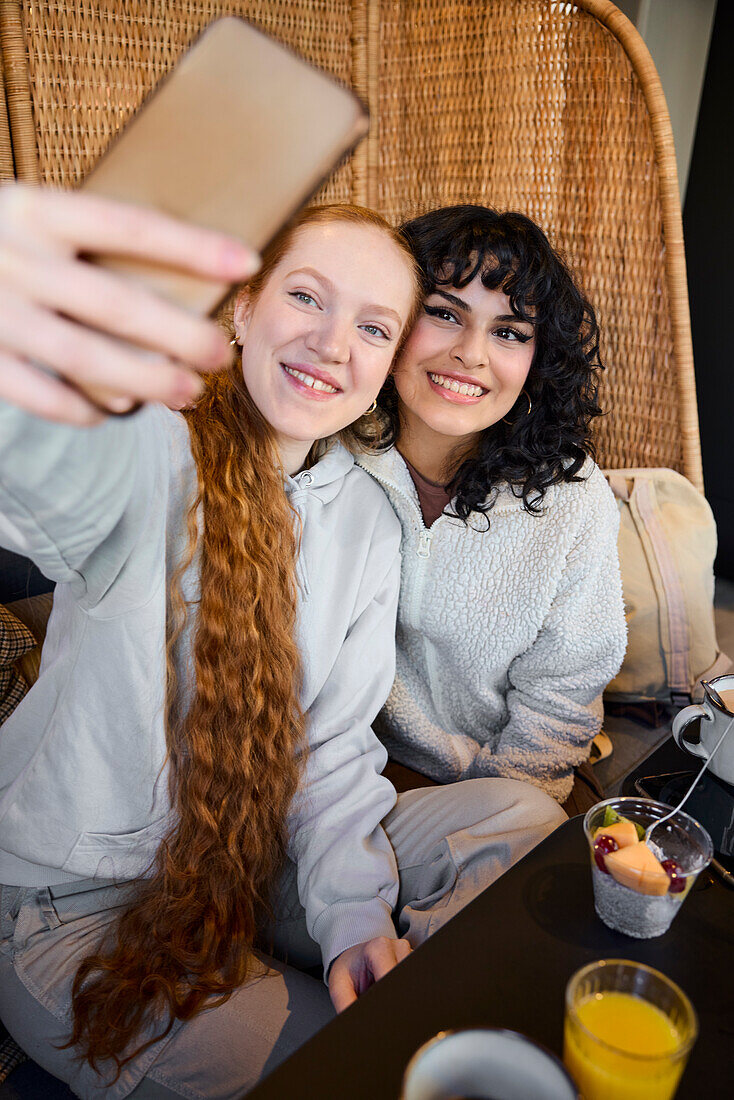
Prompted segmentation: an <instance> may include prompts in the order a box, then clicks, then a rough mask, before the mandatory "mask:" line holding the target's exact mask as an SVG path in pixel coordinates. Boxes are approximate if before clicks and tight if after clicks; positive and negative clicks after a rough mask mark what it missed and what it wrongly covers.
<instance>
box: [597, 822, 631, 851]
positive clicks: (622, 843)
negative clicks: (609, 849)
mask: <svg viewBox="0 0 734 1100" xmlns="http://www.w3.org/2000/svg"><path fill="white" fill-rule="evenodd" d="M599 836H611V837H613V838H614V840H616V842H617V847H618V848H626V847H628V845H630V844H637V843H638V842H639V839H640V838H639V837H638V835H637V829H636V828H635V826H634V824H633V823H632V822H631V821H628V820H627V818H626V817H623V818H622V820H621V821H617V822H616V824H614V825H607V826H603V825H602V826H601V828H599V829H597V830H596V832H595V833H594V839H595V840H596V838H597V837H599Z"/></svg>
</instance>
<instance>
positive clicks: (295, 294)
mask: <svg viewBox="0 0 734 1100" xmlns="http://www.w3.org/2000/svg"><path fill="white" fill-rule="evenodd" d="M289 294H290V296H291V298H295V299H297V301H299V302H303V303H304V305H309V304H313V305H316V304H317V303H316V299H315V298H314V296H313V295H312V294H308V293H307V292H306V291H305V290H291V291H289Z"/></svg>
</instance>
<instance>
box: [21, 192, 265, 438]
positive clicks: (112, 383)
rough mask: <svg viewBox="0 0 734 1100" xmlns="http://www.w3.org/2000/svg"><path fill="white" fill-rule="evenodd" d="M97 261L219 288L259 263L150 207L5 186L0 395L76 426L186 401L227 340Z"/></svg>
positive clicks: (219, 359)
mask: <svg viewBox="0 0 734 1100" xmlns="http://www.w3.org/2000/svg"><path fill="white" fill-rule="evenodd" d="M95 254H112V255H116V256H126V257H135V258H138V259H143V260H149V261H154V262H155V261H157V262H159V263H162V264H165V265H167V266H171V267H176V268H179V269H181V270H185V271H188V272H190V273H192V274H195V275H197V276H199V277H203V278H210V279H212V280H213V281H216V282H222V281H227V282H232V283H235V282H242V281H243V280H245V279H247V278H248V277H249V276H251V275H252V274H253V273H254V272H255V271H256V270H257V267H258V259H257V257H256V255H255V254H254V253H253V252H252V251H250V250H249V249H247V248H246V247H245V246H244V245H243V244H241V243H240V242H239V241H236V240H234V239H232V238H229V237H225V236H223V235H222V234H220V233H215V232H212V231H210V230H207V229H200V228H197V227H195V226H191V225H187V224H184V223H181V222H178V221H176V220H175V219H173V218H169V217H167V216H166V215H164V214H160V213H158V212H157V211H154V210H150V209H144V208H141V207H135V206H129V205H125V204H123V203H118V202H113V201H111V200H107V199H102V198H99V197H97V196H92V195H85V194H81V193H75V192H63V191H52V190H48V189H44V188H40V187H31V186H28V185H24V184H15V183H8V184H3V185H2V186H1V187H0V398H2V399H5V400H7V401H8V402H10V403H12V404H14V405H18V406H20V407H21V408H23V409H26V410H27V411H28V412H31V413H34V414H36V415H37V416H42V417H46V418H47V419H50V420H58V421H62V422H64V423H70V424H80V425H84V424H94V423H97V422H98V421H99V420H101V419H103V417H104V409H106V410H107V411H109V412H115V413H121V412H126V411H128V410H129V409H131V408H132V407H133V406H134V405H135V404H136V403H137V402H141V401H161V402H164V403H165V404H168V405H171V406H172V407H176V408H180V407H182V406H183V405H186V404H188V403H189V402H190V401H192V400H193V399H194V398H195V397H196V396H197V395H198V393H199V392H200V389H201V380H200V377H199V372H206V371H212V370H217V369H219V368H221V367H222V366H224V365H225V363H226V362H227V361H228V359H229V348H228V346H227V339H226V336H225V335H224V333H223V332H222V330H221V329H219V328H218V327H217V326H216V325H215V324H214V323H213V322H212V321H210V320H206V319H202V318H200V317H197V316H195V315H194V314H193V313H191V312H189V311H187V310H185V309H182V308H180V307H178V306H175V305H173V304H171V303H170V302H166V301H164V300H163V299H162V298H160V297H159V296H158V295H156V294H154V293H153V292H152V291H149V290H147V289H146V288H145V287H142V286H139V285H136V284H135V283H133V282H132V281H128V280H126V279H125V278H124V277H122V276H118V275H116V274H114V273H112V272H109V271H106V270H104V269H103V268H101V267H98V266H96V265H94V264H91V263H89V262H87V260H86V259H85V258H84V257H85V256H90V255H91V256H93V255H95ZM85 392H89V393H94V394H95V399H94V400H91V399H90V398H88V397H86V396H85ZM100 405H102V406H103V408H102V409H101V408H100Z"/></svg>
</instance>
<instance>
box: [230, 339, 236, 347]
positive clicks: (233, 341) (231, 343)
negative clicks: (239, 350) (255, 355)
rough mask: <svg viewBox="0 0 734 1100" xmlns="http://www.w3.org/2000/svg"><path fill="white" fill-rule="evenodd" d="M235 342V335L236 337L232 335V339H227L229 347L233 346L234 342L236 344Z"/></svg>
mask: <svg viewBox="0 0 734 1100" xmlns="http://www.w3.org/2000/svg"><path fill="white" fill-rule="evenodd" d="M236 343H237V337H236V336H233V337H232V339H231V340H230V341H229V346H230V347H231V348H233V347H234V346H235V344H236Z"/></svg>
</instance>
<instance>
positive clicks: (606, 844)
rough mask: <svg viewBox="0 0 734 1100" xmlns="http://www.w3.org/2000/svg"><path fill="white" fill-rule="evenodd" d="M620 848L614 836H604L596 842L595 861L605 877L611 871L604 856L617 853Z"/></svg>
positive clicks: (599, 837)
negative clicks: (608, 869)
mask: <svg viewBox="0 0 734 1100" xmlns="http://www.w3.org/2000/svg"><path fill="white" fill-rule="evenodd" d="M618 848H619V845H618V844H617V842H616V840H615V839H614V837H613V836H604V835H603V834H602V835H601V836H598V837H597V838H596V840H595V841H594V859H595V860H596V865H597V867H598V868H599V870H600V871H603V872H604V874H605V875H608V874H609V871H607V865H606V863H605V861H604V856H605V855H607V853H608V852H616V851H617V849H618Z"/></svg>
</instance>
